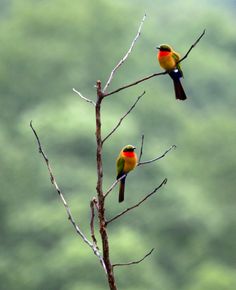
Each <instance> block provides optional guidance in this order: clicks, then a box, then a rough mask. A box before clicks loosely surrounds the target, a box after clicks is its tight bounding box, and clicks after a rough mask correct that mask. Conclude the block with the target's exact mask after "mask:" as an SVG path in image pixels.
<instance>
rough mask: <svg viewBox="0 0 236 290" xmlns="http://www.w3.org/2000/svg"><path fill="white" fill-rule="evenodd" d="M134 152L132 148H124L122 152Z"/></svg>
mask: <svg viewBox="0 0 236 290" xmlns="http://www.w3.org/2000/svg"><path fill="white" fill-rule="evenodd" d="M133 151H134V148H125V149H124V152H133Z"/></svg>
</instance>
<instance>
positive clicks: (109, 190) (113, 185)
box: [104, 174, 126, 197]
mask: <svg viewBox="0 0 236 290" xmlns="http://www.w3.org/2000/svg"><path fill="white" fill-rule="evenodd" d="M125 176H126V174H124V175H122V176H121V177H120V178H118V179H117V180H116V181H115V182H113V184H112V185H111V186H110V187H109V189H108V190H107V192H106V193H104V197H107V196H108V194H109V193H110V192H111V191H112V190H113V188H114V187H115V186H116V185H117V183H119V182H120V181H121V179H123V178H125Z"/></svg>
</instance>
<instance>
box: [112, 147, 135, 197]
mask: <svg viewBox="0 0 236 290" xmlns="http://www.w3.org/2000/svg"><path fill="white" fill-rule="evenodd" d="M134 149H135V147H134V146H133V145H126V146H125V147H124V148H123V149H122V150H121V151H120V154H119V156H118V158H117V160H116V169H117V178H116V179H119V178H120V177H122V176H124V175H125V177H124V178H122V179H121V181H120V190H119V202H122V201H123V200H124V193H125V179H126V176H127V174H128V173H129V172H130V171H131V170H133V169H134V168H135V167H136V166H137V161H138V158H137V155H136V153H135V152H134Z"/></svg>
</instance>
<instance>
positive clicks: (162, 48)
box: [160, 47, 171, 51]
mask: <svg viewBox="0 0 236 290" xmlns="http://www.w3.org/2000/svg"><path fill="white" fill-rule="evenodd" d="M160 51H171V50H170V48H169V47H160Z"/></svg>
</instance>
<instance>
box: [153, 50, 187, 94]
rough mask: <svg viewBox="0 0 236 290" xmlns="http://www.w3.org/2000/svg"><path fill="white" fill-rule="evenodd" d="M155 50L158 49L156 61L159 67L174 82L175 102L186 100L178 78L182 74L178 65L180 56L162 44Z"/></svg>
mask: <svg viewBox="0 0 236 290" xmlns="http://www.w3.org/2000/svg"><path fill="white" fill-rule="evenodd" d="M157 49H159V51H158V53H157V59H158V61H159V63H160V66H161V67H162V68H164V69H165V70H166V71H167V72H168V74H169V75H170V77H171V78H172V80H173V82H174V88H175V98H176V99H177V100H186V99H187V97H186V94H185V92H184V89H183V87H182V84H181V82H180V78H182V77H183V72H182V70H181V67H180V64H179V63H178V61H179V60H180V55H179V54H178V53H177V52H175V51H174V50H173V48H172V47H171V46H170V45H167V44H162V45H161V46H160V47H157Z"/></svg>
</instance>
